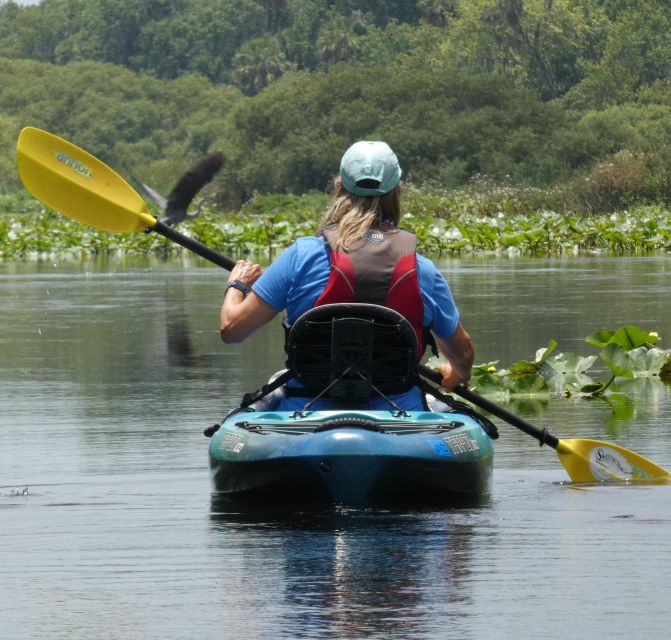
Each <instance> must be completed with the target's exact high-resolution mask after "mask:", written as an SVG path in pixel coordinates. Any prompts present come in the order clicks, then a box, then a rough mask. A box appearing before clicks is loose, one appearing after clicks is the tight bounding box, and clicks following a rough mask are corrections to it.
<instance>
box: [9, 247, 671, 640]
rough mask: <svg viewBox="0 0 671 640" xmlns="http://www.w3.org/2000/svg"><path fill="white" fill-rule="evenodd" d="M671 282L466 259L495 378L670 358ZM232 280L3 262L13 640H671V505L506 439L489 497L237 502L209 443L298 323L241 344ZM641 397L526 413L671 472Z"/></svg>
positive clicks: (670, 275) (670, 406)
mask: <svg viewBox="0 0 671 640" xmlns="http://www.w3.org/2000/svg"><path fill="white" fill-rule="evenodd" d="M670 263H671V261H670V260H669V258H667V257H658V258H635V259H627V260H614V259H609V258H598V259H593V258H586V259H552V260H516V261H508V260H503V261H499V260H477V259H472V260H470V259H469V260H453V261H446V262H445V263H444V265H443V266H444V268H445V269H446V272H447V274H448V279H449V281H450V283H451V285H452V289H453V292H454V295H455V297H456V299H457V301H458V304H459V306H460V309H461V312H462V319H463V321H464V323H465V325H466V326H467V328H468V329H469V331H470V332H471V333H472V334H473V336H474V340H475V343H476V350H477V358H476V359H477V360H478V361H480V362H483V361H488V360H500V363H501V366H505V365H507V364H509V363H511V362H513V361H515V360H519V359H522V358H529V357H530V356H533V354H534V353H535V351H536V349H538V348H539V347H541V346H544V345H547V343H548V341H549V340H550V339H552V338H554V339H556V340H557V341H558V342H559V350H566V351H574V352H576V353H583V354H587V353H589V347H588V346H586V345H584V344H583V342H582V340H583V338H584V336H587V335H589V334H590V333H593V332H594V331H597V330H600V329H614V328H616V327H618V326H621V325H624V324H635V325H638V326H641V327H642V328H645V329H648V330H653V329H654V330H657V331H659V333H660V334H661V336H662V345H663V346H669V345H670V344H671V315H670V314H669V313H668V310H669V306H668V304H669V302H668V301H669V300H670V299H671V268H670V266H671V264H670ZM224 282H225V273H223V272H222V271H221V270H219V269H216V268H211V267H209V266H204V265H203V264H201V263H199V262H198V263H193V264H181V263H169V264H164V263H160V262H156V261H153V260H150V261H138V262H132V261H128V262H125V263H119V262H108V263H106V264H105V263H95V262H90V263H74V264H67V263H66V264H56V265H53V264H50V263H41V264H23V265H22V264H11V265H9V264H4V263H0V314H1V316H2V319H3V332H2V334H0V362H1V364H2V366H1V367H0V389H1V391H0V530H1V531H2V536H0V638H3V639H4V638H7V639H11V640H14V639H17V640H24V639H30V640H33V639H42V638H44V639H45V640H46V639H48V640H54V639H60V638H63V639H65V638H67V639H68V640H72V639H73V638H75V639H79V638H82V639H83V638H86V639H87V640H88V638H91V637H101V638H114V640H136V639H137V638H142V639H143V640H145V639H152V640H153V639H154V638H156V639H158V638H160V639H161V640H171V639H179V640H183V639H184V638H194V637H195V638H201V637H202V638H270V637H281V638H324V637H326V638H361V637H366V638H385V640H386V639H388V638H408V637H413V638H431V639H433V638H453V637H454V638H460V639H462V638H463V639H469V640H470V639H473V640H483V639H484V640H488V639H489V638H492V639H499V638H511V637H520V638H536V637H543V638H557V639H559V638H561V639H562V640H564V639H565V638H566V637H567V636H574V637H579V638H582V637H594V638H609V639H610V638H627V639H631V638H638V637H642V636H643V635H646V636H651V637H666V635H668V627H669V624H671V619H670V617H669V612H668V609H669V608H668V602H669V600H670V599H671V587H670V586H669V581H668V576H669V575H671V535H670V534H671V507H670V506H669V505H671V501H670V500H669V491H671V487H670V486H647V487H641V486H593V487H581V489H580V490H576V489H575V488H573V487H570V486H565V485H563V484H562V482H564V481H565V480H566V479H567V476H566V473H565V471H564V470H563V468H562V467H561V464H560V463H559V461H558V460H557V456H556V453H555V452H554V451H553V450H552V449H550V448H548V447H542V448H539V447H538V445H537V443H536V441H535V440H533V439H532V438H530V437H529V436H527V435H525V434H523V433H521V432H519V431H518V430H516V429H514V428H513V427H510V426H508V425H506V424H505V423H501V422H498V426H499V430H500V433H501V437H500V439H499V440H497V441H496V443H495V451H496V453H495V471H494V482H493V491H492V494H491V496H489V498H488V499H487V500H485V501H483V502H481V503H478V504H470V505H460V506H457V507H455V508H451V509H445V508H423V509H407V508H406V509H396V508H394V509H392V508H388V509H359V510H356V509H350V510H339V509H330V510H321V511H310V510H306V509H300V508H295V509H289V510H277V509H272V508H264V509H250V508H243V507H241V506H239V505H235V504H231V503H229V502H226V501H222V500H220V499H218V498H217V497H216V496H215V497H211V495H210V493H211V486H210V482H209V477H208V465H207V445H208V440H207V439H206V438H205V437H204V436H203V435H202V431H203V429H204V428H205V427H207V426H210V425H211V424H213V423H214V422H217V421H218V420H220V419H221V417H222V416H223V415H224V414H225V413H226V412H227V411H228V410H230V409H231V408H233V407H234V406H235V405H236V404H237V402H238V401H239V399H240V397H241V396H242V394H243V393H244V392H246V391H249V390H252V389H255V388H257V387H258V386H259V384H260V383H262V382H263V381H265V380H266V379H267V377H268V376H269V375H270V374H271V373H273V372H274V371H276V370H277V369H278V368H279V367H280V366H281V363H282V362H283V345H282V329H281V326H280V323H279V321H278V322H275V323H273V324H272V325H270V326H268V327H266V328H265V329H264V330H262V331H261V332H260V333H259V334H258V336H256V337H255V338H254V339H253V340H250V341H248V342H245V343H243V344H240V345H223V344H222V343H221V342H220V340H219V335H218V331H217V322H218V310H219V304H220V302H221V297H222V295H223V288H224ZM620 387H621V390H623V391H625V390H626V393H624V394H620V395H612V396H610V397H609V398H608V399H606V400H593V401H588V400H584V399H579V398H571V399H551V400H547V401H543V402H540V403H536V402H531V401H529V400H526V401H525V402H523V403H520V404H517V405H515V407H514V411H516V412H518V413H520V414H523V415H524V416H525V417H526V418H527V419H528V420H530V421H532V422H534V423H535V424H537V425H539V426H541V427H548V428H549V429H550V431H551V432H552V433H554V434H555V435H556V436H558V437H561V438H570V437H576V438H596V439H605V440H614V441H616V442H617V443H618V444H621V445H622V446H624V447H627V448H629V449H632V450H633V451H636V452H637V453H640V454H641V455H644V456H645V457H647V458H650V459H651V460H653V461H654V462H656V463H658V464H661V465H662V466H665V467H667V468H671V431H669V425H670V424H671V389H670V388H669V386H667V385H664V384H662V383H661V382H660V381H659V380H655V379H640V380H634V381H631V382H625V383H622V384H621V385H620ZM24 487H25V488H28V492H27V494H25V495H24V493H23V488H24ZM14 490H17V491H14Z"/></svg>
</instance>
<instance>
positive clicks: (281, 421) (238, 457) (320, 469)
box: [209, 411, 493, 504]
mask: <svg viewBox="0 0 671 640" xmlns="http://www.w3.org/2000/svg"><path fill="white" fill-rule="evenodd" d="M209 458H210V468H211V472H212V479H213V485H214V488H215V489H216V490H217V491H218V492H220V493H221V494H223V495H226V496H228V497H231V498H237V499H244V500H250V501H264V502H265V501H278V500H281V501H287V502H329V503H340V504H365V503H371V502H406V501H409V500H410V501H414V502H424V501H431V502H433V501H436V500H439V501H449V500H451V499H452V498H454V496H459V495H460V496H464V495H482V494H485V493H487V492H488V490H489V487H490V483H491V474H492V464H493V447H492V444H491V441H490V439H489V437H488V436H487V435H486V434H485V432H484V431H483V429H482V427H481V426H480V424H478V423H477V422H476V421H475V420H474V419H473V418H472V417H471V416H468V415H464V414H460V413H435V412H431V411H421V412H406V413H404V414H402V415H397V414H396V413H393V412H384V411H314V412H310V413H308V414H307V415H298V416H297V415H294V414H290V413H282V412H239V413H236V414H234V415H232V416H230V417H228V418H227V419H226V421H225V422H224V423H223V424H222V425H221V426H220V428H219V429H218V430H217V432H216V433H214V435H213V436H212V440H211V442H210V448H209Z"/></svg>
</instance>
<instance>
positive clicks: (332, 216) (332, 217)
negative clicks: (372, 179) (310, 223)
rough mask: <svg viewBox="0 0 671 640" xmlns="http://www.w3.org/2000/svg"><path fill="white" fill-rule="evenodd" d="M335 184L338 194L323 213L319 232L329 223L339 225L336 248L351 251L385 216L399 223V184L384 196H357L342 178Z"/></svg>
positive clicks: (318, 233)
mask: <svg viewBox="0 0 671 640" xmlns="http://www.w3.org/2000/svg"><path fill="white" fill-rule="evenodd" d="M335 186H336V195H335V196H334V198H333V200H332V201H331V203H330V204H329V206H328V208H327V209H326V211H325V212H324V215H323V216H322V221H321V224H320V225H319V229H318V230H317V235H318V236H320V235H323V232H324V229H325V228H326V227H330V226H332V225H338V233H337V239H336V247H335V248H336V250H338V251H350V250H351V249H352V246H353V245H354V243H355V242H356V241H357V240H360V239H361V238H363V237H364V236H365V235H366V233H368V231H369V230H370V229H371V228H372V227H374V226H375V225H377V224H380V223H381V222H382V221H383V220H384V219H388V220H391V221H392V222H393V223H394V226H395V227H396V226H398V223H399V222H400V220H401V199H400V197H399V189H398V187H397V188H395V189H392V190H391V191H390V192H389V193H385V194H384V195H382V196H356V195H354V194H353V193H350V192H349V191H346V190H345V189H343V188H342V185H341V183H340V178H338V179H336V181H335Z"/></svg>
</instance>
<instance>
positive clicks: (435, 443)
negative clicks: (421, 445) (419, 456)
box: [426, 440, 452, 456]
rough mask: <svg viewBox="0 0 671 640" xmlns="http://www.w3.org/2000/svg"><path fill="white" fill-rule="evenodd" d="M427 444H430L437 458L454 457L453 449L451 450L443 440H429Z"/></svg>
mask: <svg viewBox="0 0 671 640" xmlns="http://www.w3.org/2000/svg"><path fill="white" fill-rule="evenodd" d="M426 444H428V445H429V446H430V447H431V448H432V449H433V452H434V453H435V454H436V455H437V456H451V455H452V449H450V448H449V447H448V446H447V445H446V444H445V443H444V442H443V441H442V440H427V441H426Z"/></svg>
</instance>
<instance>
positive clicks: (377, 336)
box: [286, 303, 417, 400]
mask: <svg viewBox="0 0 671 640" xmlns="http://www.w3.org/2000/svg"><path fill="white" fill-rule="evenodd" d="M286 350H287V367H288V368H289V369H290V370H292V371H293V372H294V375H295V377H296V379H297V380H299V381H300V382H301V383H302V384H304V385H305V386H306V387H307V388H308V389H309V390H310V392H311V393H312V394H314V395H317V394H319V393H321V392H322V391H324V390H325V389H327V388H328V392H327V393H326V395H328V396H331V397H334V398H348V399H351V400H360V399H364V398H368V397H370V396H371V395H374V394H375V393H376V389H377V390H379V391H380V392H382V393H384V394H389V393H400V392H402V391H407V390H408V389H409V388H410V387H412V386H413V384H414V382H415V379H416V377H415V368H416V363H417V336H416V335H415V332H414V330H413V328H412V326H411V325H410V323H409V322H408V321H407V320H406V319H405V318H404V317H403V316H402V315H400V314H399V313H398V312H396V311H394V310H393V309H388V308H386V307H381V306H378V305H373V304H357V303H351V304H326V305H321V306H318V307H315V308H314V309H310V310H309V311H307V312H306V313H304V314H303V315H302V316H301V317H300V318H298V320H296V322H294V324H293V325H292V327H291V329H290V330H289V332H288V334H287V344H286Z"/></svg>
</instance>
